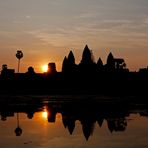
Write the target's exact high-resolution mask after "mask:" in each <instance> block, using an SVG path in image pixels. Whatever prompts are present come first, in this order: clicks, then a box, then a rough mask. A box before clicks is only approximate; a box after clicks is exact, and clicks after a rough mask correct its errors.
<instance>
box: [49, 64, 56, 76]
mask: <svg viewBox="0 0 148 148" xmlns="http://www.w3.org/2000/svg"><path fill="white" fill-rule="evenodd" d="M47 73H48V74H49V75H54V74H56V73H57V70H56V64H55V63H49V64H48V71H47Z"/></svg>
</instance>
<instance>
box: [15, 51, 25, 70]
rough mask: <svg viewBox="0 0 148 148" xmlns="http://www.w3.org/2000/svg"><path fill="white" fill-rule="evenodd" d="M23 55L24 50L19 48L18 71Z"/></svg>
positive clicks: (17, 56)
mask: <svg viewBox="0 0 148 148" xmlns="http://www.w3.org/2000/svg"><path fill="white" fill-rule="evenodd" d="M22 57H23V52H22V51H21V50H17V53H16V58H17V59H18V73H19V68H20V59H21V58H22Z"/></svg>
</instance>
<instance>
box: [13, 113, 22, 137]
mask: <svg viewBox="0 0 148 148" xmlns="http://www.w3.org/2000/svg"><path fill="white" fill-rule="evenodd" d="M14 132H15V134H16V136H21V134H22V129H21V128H20V125H19V113H18V112H17V128H16V129H15V131H14Z"/></svg>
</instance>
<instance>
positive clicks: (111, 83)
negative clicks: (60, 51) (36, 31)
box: [0, 45, 148, 95]
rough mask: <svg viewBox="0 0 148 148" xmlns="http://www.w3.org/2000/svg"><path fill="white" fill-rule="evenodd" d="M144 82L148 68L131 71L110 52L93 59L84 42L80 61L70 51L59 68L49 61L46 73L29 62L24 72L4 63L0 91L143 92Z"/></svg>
mask: <svg viewBox="0 0 148 148" xmlns="http://www.w3.org/2000/svg"><path fill="white" fill-rule="evenodd" d="M22 56H23V55H22ZM20 58H21V57H19V56H18V59H19V60H20ZM18 71H19V69H18ZM147 84H148V68H143V69H142V68H141V69H139V71H138V72H130V71H129V69H128V68H127V67H126V62H125V60H124V59H123V58H116V57H114V56H113V54H112V53H111V52H110V53H109V55H108V56H107V60H106V63H105V64H103V62H102V59H101V58H100V57H99V58H98V60H97V62H95V60H94V56H93V53H92V50H90V49H89V47H88V46H87V45H86V46H85V48H84V50H83V53H82V59H81V61H80V63H79V64H76V63H75V57H74V54H73V52H72V51H70V52H69V54H68V56H65V57H64V59H63V63H62V70H61V71H60V72H57V70H56V64H55V63H53V62H52V63H49V64H48V71H47V72H46V73H36V72H35V71H34V68H33V67H32V66H30V67H28V71H27V72H26V73H19V72H17V73H15V70H14V69H9V68H8V66H7V65H6V64H3V65H2V70H1V74H0V90H1V92H0V93H1V94H2V93H3V94H5V93H7V94H9V93H10V94H12V93H15V94H16V93H17V94H19V93H20V94H21V93H29V94H31V93H32V94H34V93H36V94H39V93H41V94H43V93H44V94H102V95H146V94H147V93H146V91H147V87H145V86H147Z"/></svg>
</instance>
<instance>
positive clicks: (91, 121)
mask: <svg viewBox="0 0 148 148" xmlns="http://www.w3.org/2000/svg"><path fill="white" fill-rule="evenodd" d="M44 99H45V98H44ZM44 99H43V98H40V99H39V98H38V99H37V100H36V101H35V100H33V99H32V98H29V99H28V101H25V104H24V100H22V99H21V98H19V97H18V98H16V97H14V98H3V100H0V117H1V120H2V121H4V122H5V121H6V120H7V119H8V118H10V117H16V120H17V122H16V128H15V127H14V128H15V129H14V135H16V136H21V135H22V134H23V130H24V129H23V124H21V123H22V122H23V121H21V119H19V114H20V113H24V114H26V118H28V119H29V120H31V119H33V118H34V114H35V113H37V112H43V111H44V109H45V108H46V111H47V113H48V116H47V122H48V123H55V122H56V115H57V114H58V113H60V114H61V117H62V123H63V128H65V130H67V132H68V133H69V134H70V135H73V133H74V130H75V127H76V121H79V123H80V125H81V132H82V133H83V135H84V137H85V139H86V140H89V138H90V137H91V136H93V132H94V130H95V127H96V126H98V127H100V128H101V127H102V126H103V124H107V128H108V130H109V131H110V133H114V132H124V131H125V130H126V128H127V126H128V122H129V120H128V117H129V116H130V114H139V115H140V116H144V117H148V103H147V102H146V101H145V100H144V99H143V98H141V99H140V100H139V99H137V100H134V101H131V99H128V101H127V100H125V99H123V100H122V101H120V102H116V103H110V102H109V101H100V100H96V99H94V98H92V99H91V101H90V100H87V101H84V100H80V99H76V100H71V101H69V99H70V98H67V99H66V100H64V98H62V99H61V100H60V101H56V100H55V101H53V100H52V98H51V99H50V100H49V101H48V102H47V101H44ZM8 100H9V103H8ZM129 100H130V101H129ZM138 104H139V105H138Z"/></svg>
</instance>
